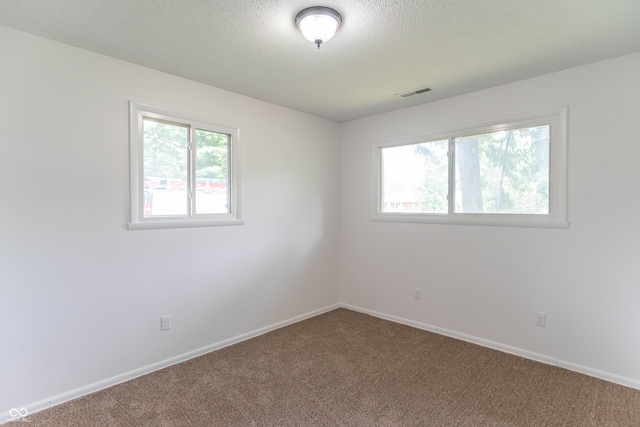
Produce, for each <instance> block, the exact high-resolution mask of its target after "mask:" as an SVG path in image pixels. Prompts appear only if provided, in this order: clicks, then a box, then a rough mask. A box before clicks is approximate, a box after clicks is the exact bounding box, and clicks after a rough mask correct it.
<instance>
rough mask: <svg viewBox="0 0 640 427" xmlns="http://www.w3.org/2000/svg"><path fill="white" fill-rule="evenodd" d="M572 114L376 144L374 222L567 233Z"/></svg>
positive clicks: (560, 111)
mask: <svg viewBox="0 0 640 427" xmlns="http://www.w3.org/2000/svg"><path fill="white" fill-rule="evenodd" d="M566 121H567V109H566V107H564V108H557V109H552V110H545V111H541V112H535V113H530V114H524V115H519V116H513V117H508V118H502V119H497V120H491V121H487V122H483V123H476V124H473V125H470V126H461V127H456V128H450V129H444V130H437V131H435V132H425V133H421V134H416V135H409V136H405V137H400V138H391V139H387V140H383V141H379V142H377V143H376V144H374V162H373V163H374V176H375V177H377V179H376V180H375V182H374V187H373V191H372V193H373V197H372V200H373V206H372V211H373V212H372V220H374V221H392V222H426V223H440V224H445V223H451V224H469V225H502V226H522V227H549V228H566V227H568V223H567V214H566V197H567V194H566V187H567V170H566V168H567V130H566Z"/></svg>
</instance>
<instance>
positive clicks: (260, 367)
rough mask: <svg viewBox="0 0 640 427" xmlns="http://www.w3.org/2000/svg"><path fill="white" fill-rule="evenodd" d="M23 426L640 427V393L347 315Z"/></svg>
mask: <svg viewBox="0 0 640 427" xmlns="http://www.w3.org/2000/svg"><path fill="white" fill-rule="evenodd" d="M10 425H13V424H10ZM22 425H29V426H254V425H255V426H346V425H348V426H456V427H460V426H580V427H583V426H640V390H635V389H631V388H626V387H622V386H619V385H615V384H612V383H608V382H606V381H602V380H598V379H595V378H591V377H588V376H585V375H581V374H577V373H574V372H570V371H567V370H564V369H560V368H556V367H552V366H548V365H544V364H541V363H537V362H532V361H530V360H526V359H523V358H520V357H516V356H511V355H508V354H504V353H501V352H498V351H494V350H490V349H487V348H483V347H479V346H476V345H473V344H469V343H465V342H462V341H457V340H455V339H451V338H446V337H443V336H440V335H436V334H433V333H429V332H425V331H421V330H418V329H415V328H411V327H408V326H403V325H398V324H395V323H392V322H388V321H385V320H381V319H377V318H374V317H371V316H368V315H365V314H360V313H355V312H353V311H349V310H345V309H338V310H335V311H332V312H330V313H326V314H323V315H321V316H317V317H314V318H312V319H309V320H305V321H303V322H300V323H297V324H295V325H292V326H288V327H285V328H282V329H279V330H277V331H275V332H271V333H269V334H266V335H263V336H260V337H258V338H254V339H251V340H249V341H245V342H243V343H240V344H237V345H234V346H232V347H227V348H225V349H222V350H219V351H217V352H214V353H210V354H208V355H205V356H202V357H199V358H196V359H192V360H190V361H187V362H185V363H182V364H180V365H176V366H173V367H170V368H167V369H164V370H161V371H157V372H154V373H152V374H149V375H146V376H144V377H140V378H137V379H135V380H132V381H129V382H127V383H124V384H120V385H117V386H114V387H111V388H109V389H106V390H103V391H101V392H98V393H94V394H92V395H90V396H86V397H83V398H80V399H77V400H75V401H73V402H69V403H66V404H63V405H60V406H57V407H55V408H52V409H49V410H46V411H42V412H40V413H37V414H32V415H31V421H30V423H29V424H22Z"/></svg>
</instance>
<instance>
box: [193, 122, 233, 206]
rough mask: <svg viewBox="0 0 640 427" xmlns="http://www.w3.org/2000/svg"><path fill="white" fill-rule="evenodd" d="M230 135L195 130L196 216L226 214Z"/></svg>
mask: <svg viewBox="0 0 640 427" xmlns="http://www.w3.org/2000/svg"><path fill="white" fill-rule="evenodd" d="M230 143H231V135H227V134H224V133H218V132H211V131H207V130H201V129H197V130H196V194H195V198H196V213H197V214H215V213H229V205H230V204H229V194H230V193H229V146H230Z"/></svg>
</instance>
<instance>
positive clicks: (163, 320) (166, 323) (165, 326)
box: [160, 314, 171, 331]
mask: <svg viewBox="0 0 640 427" xmlns="http://www.w3.org/2000/svg"><path fill="white" fill-rule="evenodd" d="M169 329H171V315H170V314H167V315H166V316H162V317H160V330H161V331H168V330H169Z"/></svg>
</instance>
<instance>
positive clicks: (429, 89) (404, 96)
mask: <svg viewBox="0 0 640 427" xmlns="http://www.w3.org/2000/svg"><path fill="white" fill-rule="evenodd" d="M432 90H433V89H431V88H430V87H425V88H423V89H417V90H414V91H412V92H406V93H399V94H398V96H399V97H400V98H409V97H410V96H415V95H420V94H421V93H427V92H431V91H432Z"/></svg>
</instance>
